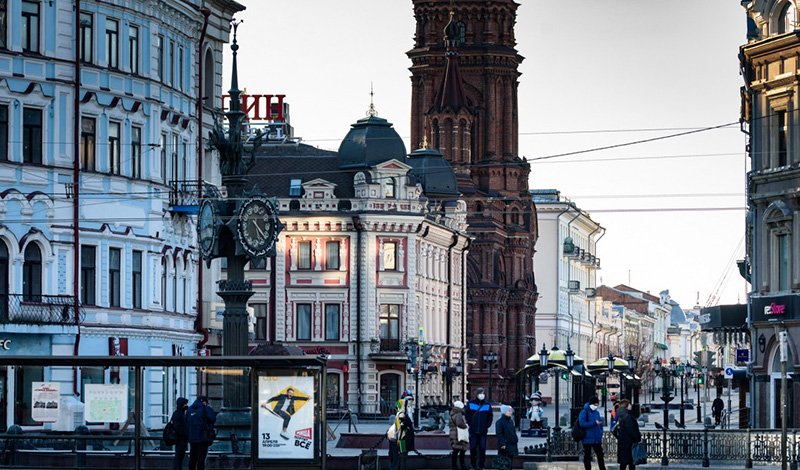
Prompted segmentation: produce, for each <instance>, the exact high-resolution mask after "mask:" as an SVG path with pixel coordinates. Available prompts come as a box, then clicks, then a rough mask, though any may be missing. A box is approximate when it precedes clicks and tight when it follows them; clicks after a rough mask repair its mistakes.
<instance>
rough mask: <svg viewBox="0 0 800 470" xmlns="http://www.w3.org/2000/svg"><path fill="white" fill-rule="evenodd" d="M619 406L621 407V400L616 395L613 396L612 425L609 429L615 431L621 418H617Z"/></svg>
mask: <svg viewBox="0 0 800 470" xmlns="http://www.w3.org/2000/svg"><path fill="white" fill-rule="evenodd" d="M617 406H619V398H617V396H616V395H611V423H610V426H609V427H608V429H610V430H612V431H613V430H614V426H616V425H617V421H619V416H617Z"/></svg>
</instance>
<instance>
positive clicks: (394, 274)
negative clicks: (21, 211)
mask: <svg viewBox="0 0 800 470" xmlns="http://www.w3.org/2000/svg"><path fill="white" fill-rule="evenodd" d="M251 175H252V176H250V183H251V184H253V185H257V186H258V188H259V189H260V191H262V192H263V193H264V194H267V195H269V196H270V197H276V207H277V208H278V210H279V214H280V220H281V222H282V223H283V225H284V227H285V228H284V230H283V231H282V232H281V233H280V236H279V238H278V241H277V244H276V246H277V253H278V255H277V256H276V257H275V258H274V259H270V260H268V261H267V262H266V263H264V264H256V265H253V263H250V265H249V266H248V267H247V270H246V272H245V277H246V279H247V280H250V281H252V283H253V289H254V290H255V291H256V293H255V295H254V296H253V297H252V298H251V299H250V302H249V307H250V309H251V312H252V315H253V330H252V344H253V346H257V345H259V344H263V343H270V342H280V343H282V344H284V345H290V346H296V347H299V348H300V349H301V350H303V351H305V352H306V353H307V354H324V355H327V356H328V357H329V362H328V378H327V381H328V382H327V384H326V394H327V403H328V406H329V409H339V408H345V407H346V408H349V409H350V410H351V411H353V412H358V413H359V414H368V415H373V414H384V415H386V414H390V413H392V412H393V411H394V410H395V408H394V404H395V403H396V401H397V399H398V398H399V397H400V396H401V395H402V393H403V391H404V390H409V391H410V392H411V393H412V394H413V395H414V396H419V403H420V405H422V406H427V405H450V404H452V402H453V401H454V400H457V399H462V397H463V396H464V387H465V384H466V381H465V377H464V374H463V372H462V371H463V370H464V369H465V367H464V361H465V357H466V344H465V337H466V329H465V313H466V312H465V308H466V302H465V298H466V284H465V275H466V273H465V266H466V260H467V255H468V244H469V241H470V237H469V236H468V235H467V233H466V226H467V225H466V218H467V213H466V204H465V203H464V202H463V201H462V200H460V199H459V197H460V195H459V193H458V188H457V184H456V179H455V173H454V172H453V170H452V168H451V167H450V165H449V164H448V163H447V162H446V161H445V160H444V159H443V158H442V156H441V154H440V153H439V152H438V151H436V150H434V149H426V148H422V149H418V150H415V151H414V152H411V153H410V154H409V153H407V151H406V149H405V145H404V144H403V141H402V139H401V138H400V137H399V136H398V135H397V132H396V131H395V130H394V128H393V127H392V125H391V123H389V122H387V121H386V120H385V119H382V118H380V117H378V116H377V115H376V114H375V113H374V111H373V112H372V113H371V115H370V116H368V117H367V118H364V119H361V120H359V121H358V122H357V123H355V124H353V126H352V129H351V130H350V132H349V133H348V135H347V136H346V137H345V138H344V139H343V141H342V143H341V145H340V147H339V150H338V151H337V152H332V151H327V150H321V149H317V148H314V147H311V146H308V145H305V144H298V143H294V144H285V143H279V142H276V141H268V142H267V143H265V144H264V145H263V146H262V147H261V148H260V149H259V150H258V159H257V163H256V165H255V167H254V168H253V170H252V171H251ZM224 275H225V269H224V268H223V276H224ZM417 371H418V372H417Z"/></svg>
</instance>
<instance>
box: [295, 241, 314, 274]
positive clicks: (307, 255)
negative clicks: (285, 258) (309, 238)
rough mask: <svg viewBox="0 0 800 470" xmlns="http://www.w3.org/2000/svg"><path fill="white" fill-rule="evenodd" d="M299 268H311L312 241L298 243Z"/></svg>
mask: <svg viewBox="0 0 800 470" xmlns="http://www.w3.org/2000/svg"><path fill="white" fill-rule="evenodd" d="M297 269H311V242H300V243H298V244H297Z"/></svg>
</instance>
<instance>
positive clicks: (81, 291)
mask: <svg viewBox="0 0 800 470" xmlns="http://www.w3.org/2000/svg"><path fill="white" fill-rule="evenodd" d="M243 9H244V7H243V6H242V5H240V4H238V3H236V2H232V1H227V0H160V1H149V0H148V1H139V0H125V1H123V0H108V1H103V2H95V1H83V2H79V5H77V4H76V2H75V1H67V0H44V1H38V0H9V1H6V0H0V300H1V301H0V341H4V342H2V343H0V344H2V345H5V348H4V349H3V350H2V351H0V353H3V354H15V355H59V356H64V355H91V356H99V355H113V354H127V355H179V354H184V355H186V354H196V353H197V352H196V350H197V345H198V343H201V342H202V340H203V338H204V336H205V335H204V334H202V324H203V322H202V321H200V322H197V321H196V320H198V304H199V302H198V298H199V297H198V290H199V286H200V285H201V283H200V282H199V281H198V279H199V277H200V272H199V270H200V268H199V263H198V260H199V257H198V254H197V247H196V241H195V239H196V235H195V233H196V228H195V224H196V220H195V217H194V210H195V201H194V195H196V192H197V182H198V181H199V180H201V179H208V180H212V179H214V178H215V177H216V173H217V170H216V169H215V168H214V166H215V164H214V161H213V160H214V159H213V158H211V155H210V153H208V152H207V151H206V150H205V149H204V145H203V144H202V135H205V134H207V130H208V129H209V128H210V126H209V124H210V123H211V115H210V111H211V110H212V109H219V108H221V105H222V102H221V89H222V88H221V85H222V83H221V82H222V54H223V46H224V44H225V43H226V42H227V41H228V36H229V31H230V24H229V20H230V18H231V16H232V15H233V14H235V13H236V12H238V11H241V10H243ZM76 25H77V27H76ZM201 58H202V60H201ZM201 90H202V94H201V93H200V91H201ZM199 109H202V111H201V112H198V110H199ZM203 129H204V130H203ZM201 130H202V132H201ZM203 172H205V174H203ZM76 307H77V311H78V315H76V314H75V312H76ZM76 317H77V318H76ZM151 374H158V377H156V376H155V375H154V376H153V377H149V379H148V383H149V384H150V385H149V386H151V387H153V389H152V392H153V393H152V396H153V397H154V398H152V399H149V400H148V401H147V409H146V411H147V414H146V416H145V419H146V420H147V421H146V424H147V425H148V426H157V422H160V421H163V420H164V416H165V415H168V414H169V413H170V412H171V410H172V408H173V407H174V401H175V398H177V397H178V396H186V397H191V396H194V394H195V392H196V390H194V388H193V387H194V385H195V383H196V378H194V377H193V376H192V374H189V376H187V373H186V372H184V371H152V372H151ZM130 380H131V381H132V379H130ZM37 381H44V382H60V383H61V385H60V390H61V396H62V401H63V399H64V398H69V399H71V400H72V401H73V402H79V401H80V397H81V396H82V388H83V386H84V385H85V384H86V383H115V382H119V383H128V381H129V377H128V376H127V373H126V372H124V371H122V372H121V371H114V370H108V369H105V370H104V369H100V368H98V369H95V370H89V369H84V370H81V371H79V372H74V371H73V370H71V369H70V370H51V369H45V370H44V371H42V370H41V369H39V370H28V369H22V368H16V369H14V370H0V430H2V429H5V428H6V427H7V426H9V425H11V424H15V423H16V424H20V425H23V427H25V428H28V427H30V428H31V429H32V430H35V429H41V428H43V429H50V428H52V429H56V428H59V427H65V426H66V425H65V424H63V423H60V422H57V423H54V424H49V423H48V424H43V423H41V422H37V421H36V420H34V419H33V418H32V415H31V413H30V392H31V390H30V384H31V383H32V382H37ZM155 397H158V398H155Z"/></svg>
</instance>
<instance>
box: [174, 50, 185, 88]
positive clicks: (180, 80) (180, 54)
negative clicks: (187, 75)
mask: <svg viewBox="0 0 800 470" xmlns="http://www.w3.org/2000/svg"><path fill="white" fill-rule="evenodd" d="M177 75H178V85H177V86H176V87H175V88H177V89H179V90H183V47H180V46H178V73H177Z"/></svg>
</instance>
